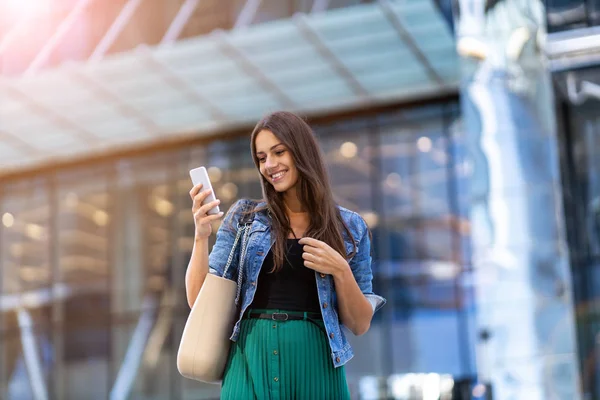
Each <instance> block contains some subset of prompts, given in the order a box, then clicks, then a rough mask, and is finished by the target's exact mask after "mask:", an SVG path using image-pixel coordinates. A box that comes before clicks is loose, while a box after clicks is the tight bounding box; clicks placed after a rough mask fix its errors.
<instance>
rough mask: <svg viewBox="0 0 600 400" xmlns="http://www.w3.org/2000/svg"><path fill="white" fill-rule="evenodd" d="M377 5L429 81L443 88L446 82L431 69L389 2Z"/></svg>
mask: <svg viewBox="0 0 600 400" xmlns="http://www.w3.org/2000/svg"><path fill="white" fill-rule="evenodd" d="M377 4H379V8H380V9H381V11H382V12H383V14H384V16H385V17H386V18H387V19H388V21H389V22H390V24H392V26H393V27H394V29H395V30H396V32H398V35H400V38H401V39H402V41H403V42H404V44H405V45H406V47H408V49H409V50H410V51H411V53H413V55H414V56H415V58H416V59H417V60H418V61H419V62H420V63H421V65H422V66H423V68H424V69H425V72H426V73H427V76H428V77H429V79H431V80H432V81H433V82H435V83H437V84H438V85H441V86H445V85H446V82H444V79H443V78H442V77H441V76H440V75H439V74H438V73H437V71H436V70H435V69H434V68H433V66H432V65H431V63H430V62H429V60H428V59H427V57H426V56H425V54H424V53H423V52H422V51H421V49H420V48H419V46H418V45H417V43H416V42H415V39H414V38H413V37H412V36H411V34H410V33H408V31H407V30H406V29H405V28H404V25H403V24H402V21H400V18H398V15H397V14H396V12H395V11H394V9H393V8H392V6H391V4H390V2H389V0H378V1H377Z"/></svg>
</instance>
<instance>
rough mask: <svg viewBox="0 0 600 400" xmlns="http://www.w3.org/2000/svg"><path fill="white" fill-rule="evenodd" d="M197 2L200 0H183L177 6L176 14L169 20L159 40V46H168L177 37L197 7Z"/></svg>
mask: <svg viewBox="0 0 600 400" xmlns="http://www.w3.org/2000/svg"><path fill="white" fill-rule="evenodd" d="M199 2H200V0H185V2H184V3H183V4H182V5H181V7H180V8H179V11H178V12H177V15H176V16H175V18H174V19H173V21H172V22H171V25H169V29H167V33H165V35H164V36H163V38H162V40H161V41H160V46H168V45H170V44H173V43H174V42H175V41H176V40H177V38H179V35H181V32H182V31H183V28H185V25H186V24H187V22H188V21H189V19H190V17H191V16H192V15H193V14H194V11H195V10H196V8H197V7H198V3H199Z"/></svg>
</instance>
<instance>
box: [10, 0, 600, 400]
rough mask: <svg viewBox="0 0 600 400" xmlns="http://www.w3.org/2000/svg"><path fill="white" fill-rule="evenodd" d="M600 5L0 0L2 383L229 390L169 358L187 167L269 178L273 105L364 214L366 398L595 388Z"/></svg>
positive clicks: (515, 0) (222, 194)
mask: <svg viewBox="0 0 600 400" xmlns="http://www.w3.org/2000/svg"><path fill="white" fill-rule="evenodd" d="M599 25H600V0H544V1H541V0H379V1H360V0H245V1H244V0H230V1H225V0H221V1H217V0H0V217H1V223H0V398H2V399H34V400H45V399H107V398H109V399H111V400H118V399H148V400H149V399H216V398H218V394H219V387H218V386H215V385H206V384H201V383H198V382H194V381H191V380H188V379H185V378H182V377H181V376H180V375H179V373H178V371H177V368H176V352H177V348H178V344H179V339H180V336H181V333H182V330H183V326H184V324H185V320H186V317H187V314H188V312H189V307H188V306H187V302H186V299H185V287H184V274H185V270H186V267H187V262H188V257H189V255H190V251H191V248H192V244H193V232H194V227H193V219H192V214H191V201H190V199H189V195H188V191H189V190H190V188H191V182H190V179H189V175H188V171H189V170H190V169H191V168H194V167H197V166H200V165H205V166H207V167H210V169H209V172H210V176H211V179H212V182H213V186H214V188H215V191H216V193H217V196H218V197H219V198H220V199H221V200H222V202H223V204H222V206H223V208H225V209H227V208H228V206H229V205H231V204H232V203H233V202H234V201H235V200H236V199H238V198H240V197H252V198H258V197H260V196H261V190H260V185H259V180H258V173H257V172H256V170H255V168H254V166H253V163H252V160H251V156H250V150H249V135H250V132H251V129H252V127H253V126H254V124H255V123H256V122H257V121H258V120H259V119H260V118H261V116H263V115H264V114H266V113H268V112H271V111H275V110H280V109H285V110H291V111H295V112H298V113H300V114H301V115H303V116H306V117H307V119H308V121H309V123H310V124H311V125H312V126H313V127H314V129H315V131H316V133H317V135H318V137H319V140H320V142H321V143H322V145H323V149H324V152H325V154H326V157H327V162H328V167H329V170H330V173H331V178H332V182H333V188H334V192H335V197H336V200H337V201H338V202H339V204H341V205H343V206H345V207H348V208H350V209H352V210H355V211H357V212H359V213H360V214H361V215H362V216H363V217H364V218H365V220H366V221H367V223H368V224H369V226H370V228H371V230H372V232H373V246H374V264H373V272H374V290H375V292H376V293H379V294H381V295H383V296H384V297H386V298H387V299H388V304H387V305H386V306H385V307H384V308H383V309H382V310H381V311H380V312H378V313H377V314H376V316H375V317H374V321H373V323H372V327H371V329H370V331H369V332H368V333H367V334H365V335H364V336H361V337H359V338H351V342H352V344H353V346H354V348H355V352H356V356H355V358H354V359H353V360H352V361H351V362H350V363H349V364H348V365H347V376H348V381H349V384H350V388H351V392H352V397H353V399H365V400H366V399H397V400H451V399H452V400H457V399H461V400H464V399H485V400H491V399H495V400H498V399H500V400H504V399H507V400H512V399H514V400H523V399H527V400H555V399H556V400H579V399H582V400H591V399H600V364H599V363H600V336H599V333H600V302H599V301H598V300H599V299H600V297H599V296H600V116H599V115H600V114H599V112H600V107H599V106H600V102H599V99H600V26H599ZM215 228H217V226H215ZM212 240H214V237H213V238H212Z"/></svg>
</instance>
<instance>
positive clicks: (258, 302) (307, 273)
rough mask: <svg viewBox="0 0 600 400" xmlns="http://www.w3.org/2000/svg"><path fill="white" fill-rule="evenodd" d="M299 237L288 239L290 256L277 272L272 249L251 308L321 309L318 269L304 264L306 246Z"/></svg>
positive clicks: (259, 279) (312, 310) (259, 278)
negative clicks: (316, 274)
mask: <svg viewBox="0 0 600 400" xmlns="http://www.w3.org/2000/svg"><path fill="white" fill-rule="evenodd" d="M298 240H300V239H288V240H287V257H284V260H283V268H282V269H281V270H279V271H277V272H270V271H271V270H272V269H273V253H272V252H271V251H269V253H268V254H267V257H266V258H265V261H264V263H263V266H262V268H261V270H260V274H259V275H258V287H257V288H256V293H255V295H254V300H253V301H252V305H251V306H250V308H263V309H280V310H288V311H309V312H317V313H320V312H321V309H320V307H319V295H318V293H317V281H316V278H315V271H314V270H312V269H310V268H308V267H305V266H304V259H303V258H302V253H303V249H302V247H303V246H302V245H301V244H300V243H298Z"/></svg>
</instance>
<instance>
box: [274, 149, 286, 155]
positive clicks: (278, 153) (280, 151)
mask: <svg viewBox="0 0 600 400" xmlns="http://www.w3.org/2000/svg"><path fill="white" fill-rule="evenodd" d="M283 153H285V150H277V151H276V152H275V154H276V155H278V156H280V155H282V154H283Z"/></svg>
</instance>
